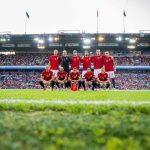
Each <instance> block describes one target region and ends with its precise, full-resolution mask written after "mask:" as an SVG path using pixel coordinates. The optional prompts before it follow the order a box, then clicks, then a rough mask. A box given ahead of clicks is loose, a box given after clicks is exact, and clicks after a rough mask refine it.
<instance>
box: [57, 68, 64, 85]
mask: <svg viewBox="0 0 150 150" xmlns="http://www.w3.org/2000/svg"><path fill="white" fill-rule="evenodd" d="M56 85H57V87H58V88H60V86H61V88H63V87H64V86H65V88H67V72H66V71H64V68H63V67H61V68H60V71H59V72H58V73H57V78H56Z"/></svg>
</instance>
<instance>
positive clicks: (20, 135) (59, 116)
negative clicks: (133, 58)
mask: <svg viewBox="0 0 150 150" xmlns="http://www.w3.org/2000/svg"><path fill="white" fill-rule="evenodd" d="M2 99H21V100H23V99H24V100H30V99H32V100H40V99H42V100H129V101H150V92H149V91H95V92H92V91H86V92H83V91H81V92H70V91H53V92H51V91H42V90H0V100H2ZM59 149H60V150H149V149H150V105H129V104H128V105H117V104H111V105H94V104H92V105H87V104H72V105H67V104H63V105H61V104H54V103H48V104H46V103H45V104H44V103H42V104H36V103H30V104H27V103H22V102H19V103H0V150H59Z"/></svg>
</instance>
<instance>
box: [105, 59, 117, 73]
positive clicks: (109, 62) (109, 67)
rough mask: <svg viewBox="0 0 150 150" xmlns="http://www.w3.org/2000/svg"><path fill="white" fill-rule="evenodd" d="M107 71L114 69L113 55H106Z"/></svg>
mask: <svg viewBox="0 0 150 150" xmlns="http://www.w3.org/2000/svg"><path fill="white" fill-rule="evenodd" d="M104 66H105V71H106V72H108V71H114V69H115V68H114V59H113V58H112V57H111V56H108V57H106V56H105V57H104Z"/></svg>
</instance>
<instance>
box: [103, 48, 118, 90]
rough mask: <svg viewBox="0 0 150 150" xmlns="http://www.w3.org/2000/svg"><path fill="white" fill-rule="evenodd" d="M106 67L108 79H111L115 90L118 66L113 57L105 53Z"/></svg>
mask: <svg viewBox="0 0 150 150" xmlns="http://www.w3.org/2000/svg"><path fill="white" fill-rule="evenodd" d="M104 66H105V71H106V72H107V73H108V77H109V78H110V79H111V82H112V84H113V88H115V73H114V72H115V71H116V65H115V61H114V58H113V56H110V54H109V52H108V51H106V52H105V56H104Z"/></svg>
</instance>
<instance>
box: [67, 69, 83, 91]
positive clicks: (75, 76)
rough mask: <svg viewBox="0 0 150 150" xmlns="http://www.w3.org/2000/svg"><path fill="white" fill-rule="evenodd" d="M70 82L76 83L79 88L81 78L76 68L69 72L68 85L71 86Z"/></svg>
mask: <svg viewBox="0 0 150 150" xmlns="http://www.w3.org/2000/svg"><path fill="white" fill-rule="evenodd" d="M71 83H78V87H79V89H80V88H81V78H80V73H79V72H78V70H77V68H73V71H72V72H70V74H69V81H68V86H69V87H71Z"/></svg>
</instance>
